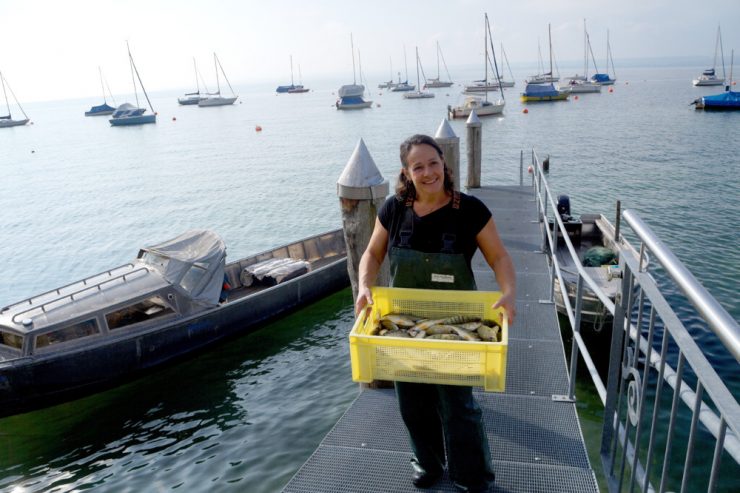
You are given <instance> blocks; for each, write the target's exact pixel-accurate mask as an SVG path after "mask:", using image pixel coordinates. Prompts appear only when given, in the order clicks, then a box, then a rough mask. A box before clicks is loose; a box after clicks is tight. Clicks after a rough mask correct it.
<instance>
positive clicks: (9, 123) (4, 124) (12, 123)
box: [0, 118, 30, 128]
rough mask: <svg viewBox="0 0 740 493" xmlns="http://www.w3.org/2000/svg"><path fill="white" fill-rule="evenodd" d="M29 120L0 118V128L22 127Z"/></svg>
mask: <svg viewBox="0 0 740 493" xmlns="http://www.w3.org/2000/svg"><path fill="white" fill-rule="evenodd" d="M29 121H30V120H29V119H28V118H26V119H24V120H4V119H2V120H0V128H9V127H22V126H23V125H25V124H26V123H28V122H29Z"/></svg>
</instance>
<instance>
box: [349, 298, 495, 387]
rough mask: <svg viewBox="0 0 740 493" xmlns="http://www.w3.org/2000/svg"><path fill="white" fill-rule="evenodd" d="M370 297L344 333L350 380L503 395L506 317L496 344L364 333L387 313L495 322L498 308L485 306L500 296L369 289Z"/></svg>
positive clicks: (489, 305)
mask: <svg viewBox="0 0 740 493" xmlns="http://www.w3.org/2000/svg"><path fill="white" fill-rule="evenodd" d="M372 293H373V301H374V304H373V306H372V308H371V309H370V310H369V313H368V310H364V311H363V313H362V314H361V315H360V316H359V317H358V318H357V320H356V321H355V324H354V326H353V327H352V331H351V332H350V335H349V352H350V359H351V361H352V380H354V381H355V382H365V383H369V382H372V381H373V380H392V381H401V382H419V383H438V384H446V385H466V386H473V387H483V388H484V390H486V391H487V392H503V391H504V389H505V387H506V352H507V349H508V346H509V324H508V321H507V320H506V316H504V317H503V322H502V324H501V342H470V341H444V340H438V339H406V338H400V337H384V336H377V335H375V336H373V335H370V331H371V330H372V328H373V326H374V325H375V323H376V321H377V320H378V319H380V317H383V316H384V315H387V314H389V313H406V314H413V315H415V316H419V317H423V318H444V317H448V316H453V315H468V316H471V317H479V318H481V319H488V320H497V321H498V320H499V314H502V313H503V312H504V310H503V309H501V308H498V309H496V310H494V309H493V308H491V307H492V306H493V304H494V303H495V302H496V301H497V300H498V299H499V298H500V297H501V293H500V292H498V291H445V290H434V289H404V288H382V287H375V288H372Z"/></svg>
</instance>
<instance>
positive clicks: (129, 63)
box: [126, 40, 139, 108]
mask: <svg viewBox="0 0 740 493" xmlns="http://www.w3.org/2000/svg"><path fill="white" fill-rule="evenodd" d="M126 51H128V67H129V68H130V69H131V83H132V84H133V85H134V98H136V107H137V108H138V107H139V94H138V93H137V92H136V78H135V77H134V59H133V58H131V48H130V47H129V45H128V40H127V41H126Z"/></svg>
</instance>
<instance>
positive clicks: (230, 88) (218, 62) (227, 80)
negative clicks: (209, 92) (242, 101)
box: [213, 53, 236, 96]
mask: <svg viewBox="0 0 740 493" xmlns="http://www.w3.org/2000/svg"><path fill="white" fill-rule="evenodd" d="M213 56H214V57H215V58H216V63H217V64H218V68H220V69H221V73H222V74H224V80H226V85H228V86H229V90H230V91H231V94H233V95H234V96H236V93H235V92H234V88H233V87H231V82H229V78H228V77H226V71H225V70H224V67H223V66H222V65H221V60H219V59H218V57H217V56H216V54H215V53H214V54H213ZM216 75H218V69H216ZM217 80H218V79H217ZM218 92H219V94H220V93H221V87H220V86H219V88H218Z"/></svg>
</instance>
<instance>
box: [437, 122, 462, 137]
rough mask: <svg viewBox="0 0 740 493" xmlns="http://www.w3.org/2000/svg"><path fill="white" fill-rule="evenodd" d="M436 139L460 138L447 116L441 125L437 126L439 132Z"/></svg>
mask: <svg viewBox="0 0 740 493" xmlns="http://www.w3.org/2000/svg"><path fill="white" fill-rule="evenodd" d="M434 138H435V139H456V138H458V137H457V135H455V131H454V130H452V127H451V126H450V122H449V121H447V118H443V119H442V123H440V124H439V127H438V128H437V133H435V134H434Z"/></svg>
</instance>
